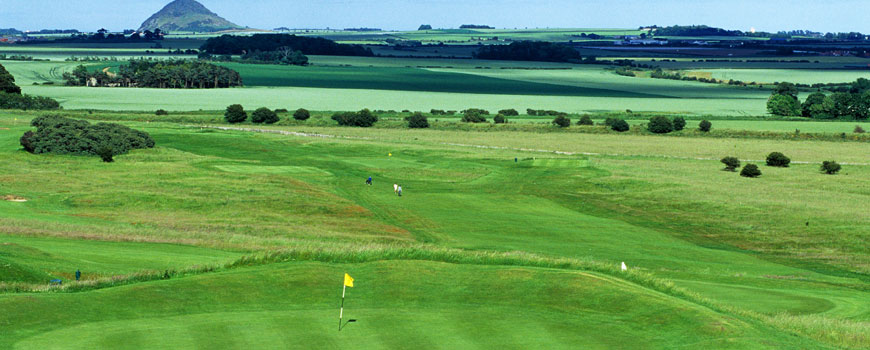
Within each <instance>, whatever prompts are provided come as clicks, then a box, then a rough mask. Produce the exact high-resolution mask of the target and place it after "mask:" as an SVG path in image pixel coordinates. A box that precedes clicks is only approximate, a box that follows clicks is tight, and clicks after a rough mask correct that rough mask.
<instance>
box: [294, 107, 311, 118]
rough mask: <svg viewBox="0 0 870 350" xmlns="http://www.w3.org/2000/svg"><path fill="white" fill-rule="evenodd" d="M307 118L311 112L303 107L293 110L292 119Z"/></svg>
mask: <svg viewBox="0 0 870 350" xmlns="http://www.w3.org/2000/svg"><path fill="white" fill-rule="evenodd" d="M308 118H311V112H309V111H308V110H307V109H305V108H299V109H297V110H296V112H293V119H296V120H299V121H305V120H308Z"/></svg>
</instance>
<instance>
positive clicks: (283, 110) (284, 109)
mask: <svg viewBox="0 0 870 350" xmlns="http://www.w3.org/2000/svg"><path fill="white" fill-rule="evenodd" d="M275 113H290V111H288V110H287V108H278V109H276V110H275Z"/></svg>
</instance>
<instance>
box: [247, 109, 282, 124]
mask: <svg viewBox="0 0 870 350" xmlns="http://www.w3.org/2000/svg"><path fill="white" fill-rule="evenodd" d="M278 120H279V119H278V113H275V112H273V111H272V110H271V109H268V108H266V107H260V108H257V110H256V111H254V113H251V122H252V123H255V124H261V123H266V124H275V123H276V122H278Z"/></svg>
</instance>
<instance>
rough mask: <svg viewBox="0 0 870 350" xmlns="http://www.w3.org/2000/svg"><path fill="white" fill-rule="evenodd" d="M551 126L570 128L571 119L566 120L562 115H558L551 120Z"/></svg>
mask: <svg viewBox="0 0 870 350" xmlns="http://www.w3.org/2000/svg"><path fill="white" fill-rule="evenodd" d="M553 125H557V126H559V127H560V128H567V127H569V126H571V119H568V117H566V116H564V115H560V116H558V117H556V118H555V119H553Z"/></svg>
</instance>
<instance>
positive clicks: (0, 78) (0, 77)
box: [0, 64, 21, 95]
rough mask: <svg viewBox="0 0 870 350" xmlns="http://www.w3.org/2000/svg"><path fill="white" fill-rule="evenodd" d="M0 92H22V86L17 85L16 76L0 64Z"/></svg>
mask: <svg viewBox="0 0 870 350" xmlns="http://www.w3.org/2000/svg"><path fill="white" fill-rule="evenodd" d="M0 92H5V93H7V94H18V95H20V94H21V88H20V87H18V85H15V77H13V76H12V74H11V73H9V72H8V71H6V68H5V67H3V65H2V64H0Z"/></svg>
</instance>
